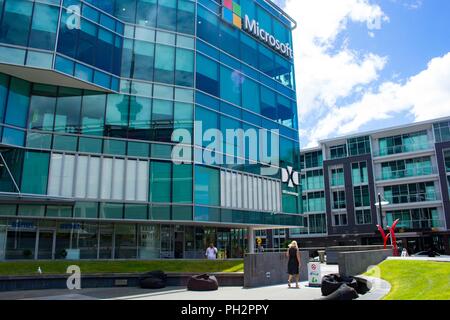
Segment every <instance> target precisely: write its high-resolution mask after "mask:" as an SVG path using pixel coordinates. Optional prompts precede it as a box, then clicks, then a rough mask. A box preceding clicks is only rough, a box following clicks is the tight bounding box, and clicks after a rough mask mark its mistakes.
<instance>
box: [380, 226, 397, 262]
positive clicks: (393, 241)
mask: <svg viewBox="0 0 450 320" xmlns="http://www.w3.org/2000/svg"><path fill="white" fill-rule="evenodd" d="M399 222H400V219H397V220H395V221H394V223H393V224H392V227H389V226H388V227H387V228H388V230H389V232H390V233H388V234H386V233H385V232H384V230H383V227H382V226H380V225H377V227H378V230H379V231H380V233H381V237H382V238H383V242H384V248H385V249H386V248H387V241H388V239H389V238H391V244H392V246H393V248H394V249H393V251H394V256H395V257H398V255H399V254H398V246H397V238H396V237H395V227H396V226H397V224H398V223H399Z"/></svg>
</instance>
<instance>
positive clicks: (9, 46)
mask: <svg viewBox="0 0 450 320" xmlns="http://www.w3.org/2000/svg"><path fill="white" fill-rule="evenodd" d="M235 2H236V3H238V4H239V5H240V6H241V10H242V15H243V16H244V15H246V16H247V17H249V18H251V19H255V20H256V21H258V23H259V24H260V26H261V27H264V29H265V30H266V31H267V33H269V34H271V35H273V36H274V37H276V38H277V39H278V40H280V41H281V42H283V43H287V44H290V46H291V48H292V36H291V29H292V28H293V26H294V24H295V22H293V21H291V20H290V18H289V17H288V16H286V15H285V14H284V13H283V12H281V11H280V10H279V9H278V8H276V7H275V6H273V5H272V4H271V3H270V2H266V1H264V0H255V1H253V0H240V1H235ZM221 17H222V1H219V0H216V1H213V0H199V1H188V0H114V1H109V0H108V1H106V0H84V1H79V0H61V1H60V0H35V1H28V0H0V63H1V65H0V136H1V146H2V148H1V151H0V153H1V155H2V158H1V163H2V166H1V167H0V194H1V197H0V218H1V216H3V217H5V221H6V222H4V223H5V224H7V225H9V224H10V223H9V222H10V221H12V220H8V219H12V218H13V217H16V219H17V217H30V216H31V217H35V218H56V219H71V220H73V221H76V222H77V223H82V224H83V223H88V224H89V223H94V222H95V223H100V225H99V226H98V227H96V228H97V229H96V230H97V231H96V237H99V239H100V238H101V230H100V229H102V228H103V227H104V226H103V225H102V223H103V222H104V223H106V222H110V223H111V221H112V222H113V227H112V229H113V233H112V234H113V236H116V235H117V234H119V233H120V232H122V231H118V228H119V227H120V226H122V225H121V224H120V223H121V221H122V222H127V223H129V222H131V221H138V222H139V223H145V222H147V223H149V225H152V226H155V225H160V226H159V229H158V232H160V234H159V235H158V237H157V239H158V240H157V241H160V247H159V249H160V251H161V252H163V251H164V250H163V247H164V246H165V245H167V244H164V245H163V244H162V242H163V240H162V239H163V236H162V234H163V230H162V228H163V224H164V223H177V224H179V225H182V226H183V228H185V227H184V226H185V224H186V223H189V224H191V225H195V226H196V227H195V228H197V229H198V230H197V229H196V231H194V229H193V230H191V231H192V232H200V231H201V230H203V229H202V228H203V227H204V225H205V223H208V224H212V225H213V226H215V227H216V228H223V227H224V226H227V227H228V228H230V227H236V228H247V227H253V226H256V227H263V226H266V227H270V226H280V225H281V226H300V225H301V223H302V221H303V219H301V215H300V214H301V191H300V187H299V186H296V185H293V186H292V185H288V184H287V183H285V182H283V181H282V180H283V179H282V170H283V169H286V168H288V167H289V168H292V170H294V172H299V171H300V157H299V149H300V147H299V138H298V119H297V114H298V113H297V101H296V92H295V77H294V65H293V61H292V60H291V59H290V58H287V57H286V55H282V54H281V53H280V52H277V51H275V50H273V49H272V48H271V47H270V46H269V45H267V44H266V43H264V42H262V41H260V40H259V39H256V38H255V37H254V36H253V35H252V34H250V33H248V32H246V31H244V30H241V29H239V28H236V27H234V26H230V25H229V24H228V23H226V22H224V21H223V20H222V18H221ZM199 121H200V122H201V126H200V127H197V126H196V125H195V124H196V123H197V122H199ZM177 129H185V132H189V133H190V134H191V136H190V137H189V139H188V140H183V143H184V146H185V149H184V150H185V152H186V150H187V151H188V153H189V156H188V158H189V159H187V160H186V158H184V159H185V161H184V164H182V165H179V164H176V163H173V162H172V152H173V151H174V149H175V148H176V146H177V143H176V142H177V141H174V140H173V138H172V135H173V133H174V131H175V130H177ZM208 129H219V130H221V131H222V132H225V130H227V129H242V130H244V131H247V130H252V129H253V130H254V131H255V132H264V131H265V132H266V133H268V130H276V131H274V132H275V133H272V134H271V135H270V133H269V140H268V141H269V142H268V143H269V145H270V146H272V145H273V144H274V141H275V140H276V141H279V150H277V149H274V150H275V151H276V154H271V156H272V158H274V159H276V160H278V161H277V162H276V163H275V164H273V163H271V164H272V167H273V168H274V169H276V170H275V171H274V170H272V171H271V173H270V174H266V175H264V174H262V173H261V172H263V171H264V168H267V161H265V159H263V157H262V155H261V154H262V151H263V150H259V149H261V147H259V148H258V147H257V153H251V151H252V150H251V149H252V146H251V145H250V144H248V143H247V145H245V143H244V146H245V148H244V151H243V152H242V153H237V152H235V153H234V152H231V153H230V150H235V149H234V147H233V144H234V143H235V141H236V140H234V138H233V139H230V138H229V137H227V136H226V135H224V137H223V141H221V143H222V144H223V145H224V146H229V145H231V146H232V148H231V149H230V148H224V149H223V152H218V155H217V154H216V156H217V157H218V158H221V159H223V160H229V159H230V158H231V159H233V160H234V161H232V162H230V161H223V162H224V163H227V164H222V163H221V162H219V163H213V164H211V163H208V162H207V161H205V159H204V157H203V154H204V153H205V152H207V151H208V150H209V145H208V143H205V142H204V141H202V137H203V136H204V134H205V132H206V131H207V130H208ZM270 138H272V140H270ZM274 139H275V140H274ZM198 141H200V142H198ZM266 141H267V139H266ZM259 145H260V143H259ZM273 194H274V196H272V195H273ZM19 195H20V197H19ZM2 199H4V200H2ZM0 222H2V221H1V219H0ZM136 223H137V222H136ZM25 225H26V224H25ZM38 225H39V223H38ZM143 226H145V225H140V224H136V225H135V231H134V232H131V233H130V234H128V233H126V232H125V234H128V236H129V237H130V239H128V240H129V241H131V239H132V238H133V237H134V238H133V239H137V238H139V236H140V234H141V232H143V231H142V230H140V229H141V227H143ZM120 228H121V227H120ZM120 228H119V229H120ZM186 228H188V227H187V226H186ZM183 230H185V229H183ZM218 230H219V229H217V230H216V231H217V233H218V232H219V231H218ZM227 230H228V231H227V232H228V233H227V237H228V238H227V239H231V238H232V237H231V236H229V235H230V232H231V231H230V230H231V229H227ZM191 231H190V232H191ZM216 231H215V232H216ZM108 232H109V231H108ZM173 232H176V231H173ZM179 232H181V231H179ZM183 232H186V231H183ZM221 232H224V231H223V230H222V231H221ZM186 237H187V236H186ZM238 238H239V239H243V236H242V235H240V236H239V237H238ZM216 239H219V237H217V238H216ZM99 241H100V242H101V240H99ZM133 241H134V240H133ZM136 241H137V240H136ZM136 241H135V242H132V244H131V246H132V247H133V248H134V247H136V248H137V249H136V250H137V252H139V244H138V242H136ZM239 241H241V240H239ZM172 242H173V241H172ZM172 242H171V243H169V244H168V245H169V250H168V251H170V250H172V249H170V248H172V247H171V246H174V243H172ZM231 243H232V241H231V240H229V241H228V242H227V244H226V245H224V247H227V246H231ZM188 246H189V245H188V244H187V243H186V244H184V248H185V251H187V248H186V247H188ZM194 247H195V248H197V247H196V246H194ZM197 249H198V248H197ZM192 250H194V249H192ZM113 251H114V250H113ZM229 251H230V252H231V249H230V250H229ZM6 252H8V250H6ZM53 254H55V253H54V252H53ZM35 255H36V257H37V258H39V253H38V252H36V253H35ZM111 255H112V257H113V258H114V257H116V256H115V254H114V252H111ZM97 256H98V257H100V256H102V254H101V250H100V249H99V250H98V252H97ZM106 256H108V254H106ZM169 256H171V255H170V254H169ZM176 256H177V254H175V257H176ZM185 256H186V255H185ZM127 257H128V256H127ZM171 257H172V256H171ZM0 258H1V257H0Z"/></svg>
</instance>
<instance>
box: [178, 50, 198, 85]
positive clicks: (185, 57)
mask: <svg viewBox="0 0 450 320" xmlns="http://www.w3.org/2000/svg"><path fill="white" fill-rule="evenodd" d="M175 84H176V85H179V86H187V87H192V86H193V85H194V52H193V51H191V50H186V49H180V48H178V49H177V52H176V71H175Z"/></svg>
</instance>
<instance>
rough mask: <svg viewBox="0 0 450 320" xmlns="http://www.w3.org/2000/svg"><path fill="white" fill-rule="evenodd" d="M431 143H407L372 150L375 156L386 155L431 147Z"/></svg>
mask: <svg viewBox="0 0 450 320" xmlns="http://www.w3.org/2000/svg"><path fill="white" fill-rule="evenodd" d="M432 148H433V146H432V144H431V143H428V142H427V143H417V144H409V145H399V146H392V147H385V148H380V149H379V150H378V151H377V152H374V156H375V157H387V156H392V155H396V154H401V153H410V152H418V151H425V150H430V149H432Z"/></svg>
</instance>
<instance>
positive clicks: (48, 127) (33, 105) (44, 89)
mask: <svg viewBox="0 0 450 320" xmlns="http://www.w3.org/2000/svg"><path fill="white" fill-rule="evenodd" d="M56 89H57V88H56V87H53V86H47V85H42V84H34V85H33V90H32V92H31V101H30V115H29V125H28V128H30V129H34V130H44V131H53V122H54V120H55V107H56Z"/></svg>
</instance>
